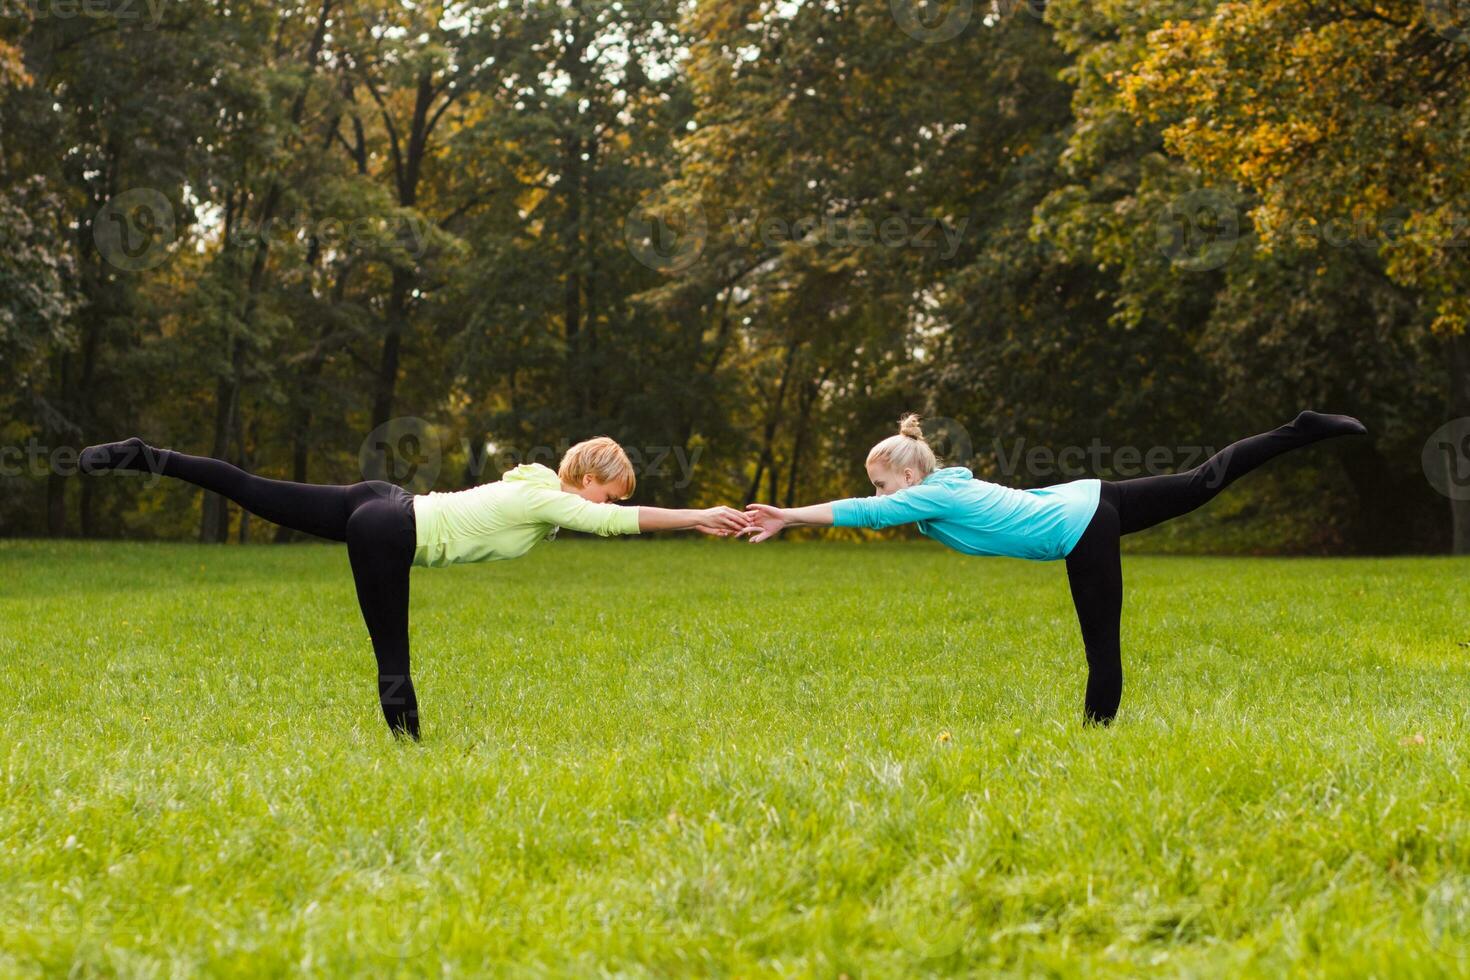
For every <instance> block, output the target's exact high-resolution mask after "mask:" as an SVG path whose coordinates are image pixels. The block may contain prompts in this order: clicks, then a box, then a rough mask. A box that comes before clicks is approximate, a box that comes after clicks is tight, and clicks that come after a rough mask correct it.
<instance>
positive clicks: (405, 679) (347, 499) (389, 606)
mask: <svg viewBox="0 0 1470 980" xmlns="http://www.w3.org/2000/svg"><path fill="white" fill-rule="evenodd" d="M81 468H82V470H83V471H84V472H93V471H95V470H100V469H136V470H145V469H146V470H150V471H152V472H157V473H162V474H163V475H164V476H171V477H174V478H175V479H179V480H185V481H187V482H189V483H192V484H194V485H195V486H199V487H203V488H204V489H205V490H210V491H213V492H214V493H217V494H220V495H221V496H224V497H228V498H229V499H230V500H233V501H234V502H235V503H237V504H239V505H240V506H241V507H243V508H245V509H246V510H248V511H250V513H252V514H255V515H256V516H258V517H263V518H265V519H266V520H268V521H271V522H273V523H275V524H280V525H282V526H284V527H289V528H291V529H292V530H296V531H303V532H305V533H307V534H314V535H316V536H317V537H319V538H326V539H328V540H330V541H345V542H346V543H347V558H348V561H349V562H351V564H352V580H353V582H354V583H355V584H356V585H357V602H358V605H359V606H360V607H361V609H362V618H363V620H364V621H365V622H366V623H367V628H368V635H369V636H370V637H371V638H372V641H373V654H374V655H375V656H376V657H377V659H378V700H379V701H380V702H381V703H382V706H383V717H384V718H385V719H387V721H388V727H389V728H390V729H391V730H392V731H393V732H394V733H395V734H397V733H406V734H408V735H411V736H413V737H414V738H418V737H419V705H418V698H417V697H416V696H415V694H414V689H413V680H412V678H411V677H410V676H409V670H408V668H409V664H408V570H409V567H410V566H411V565H412V564H413V553H414V548H415V546H416V533H415V527H414V517H413V496H412V495H411V494H410V493H409V492H408V491H407V490H404V489H403V488H402V487H397V486H394V485H393V484H391V483H386V482H384V481H382V480H370V481H368V482H366V483H354V484H351V485H349V486H318V485H314V484H308V483H290V482H288V481H285V480H268V479H266V478H265V477H260V476H254V475H252V474H250V473H246V472H245V471H244V470H242V469H240V468H239V467H236V466H232V465H230V464H229V463H226V462H225V461H223V460H219V459H210V458H208V457H205V456H186V455H184V454H183V453H177V452H173V451H171V450H167V449H154V448H152V447H151V446H147V445H145V444H143V443H141V442H138V441H136V440H131V439H130V440H127V441H126V442H122V443H111V444H109V445H106V446H98V447H92V448H89V449H88V450H86V451H85V452H84V453H83V454H82V458H81Z"/></svg>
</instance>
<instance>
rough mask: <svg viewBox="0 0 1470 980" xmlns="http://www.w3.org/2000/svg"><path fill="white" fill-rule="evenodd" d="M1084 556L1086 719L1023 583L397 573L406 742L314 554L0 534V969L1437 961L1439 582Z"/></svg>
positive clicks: (583, 567) (549, 564)
mask: <svg viewBox="0 0 1470 980" xmlns="http://www.w3.org/2000/svg"><path fill="white" fill-rule="evenodd" d="M1124 575H1125V578H1126V579H1127V582H1128V588H1129V597H1128V603H1127V605H1126V607H1125V610H1124V622H1123V625H1124V636H1123V646H1124V656H1125V672H1126V686H1125V690H1124V697H1123V708H1122V712H1121V714H1120V716H1119V719H1118V722H1117V723H1116V724H1115V725H1114V726H1113V727H1112V728H1111V729H1107V730H1098V729H1084V728H1082V727H1081V725H1080V724H1079V720H1080V703H1081V691H1082V683H1083V677H1084V674H1083V668H1084V661H1083V656H1082V651H1081V648H1080V643H1079V640H1078V636H1077V627H1076V624H1075V621H1074V620H1073V618H1072V611H1071V605H1070V600H1069V598H1068V593H1067V585H1066V576H1065V573H1064V570H1063V568H1062V566H1061V565H1060V563H1053V564H1033V563H1025V562H1019V561H1009V560H1000V559H995V560H979V559H966V558H962V557H960V556H957V555H954V554H951V553H948V552H945V551H943V550H941V549H939V548H938V547H936V546H932V545H928V544H922V543H914V544H910V543H893V544H879V545H867V546H864V545H849V544H836V543H827V544H810V543H798V544H790V543H788V544H779V543H778V544H773V545H761V546H755V547H753V546H749V545H745V544H737V543H734V542H714V541H711V542H696V541H675V542H670V541H664V542H656V543H655V542H644V541H627V542H607V543H603V542H571V541H566V542H560V543H557V544H555V545H552V546H547V547H543V548H541V549H538V551H537V552H536V553H533V554H532V555H531V556H529V557H528V558H525V559H522V560H520V561H516V562H508V563H503V564H496V565H483V566H466V567H456V568H451V569H435V570H421V569H416V570H415V571H414V609H413V640H414V644H415V647H414V650H415V658H416V659H415V677H416V682H417V684H418V687H419V691H420V701H421V705H422V708H423V713H424V726H425V736H426V737H425V740H424V742H423V743H422V744H421V745H409V744H395V743H394V742H393V741H392V740H390V739H389V737H388V736H387V733H386V728H385V726H384V725H383V722H382V719H381V715H380V714H379V711H378V707H377V704H376V700H375V698H374V689H373V681H372V666H371V655H370V653H369V649H368V646H367V637H366V633H365V630H364V629H363V627H362V625H361V622H360V620H359V619H358V617H357V612H356V608H355V605H354V599H353V594H352V589H351V582H350V578H349V576H348V574H347V569H346V557H345V554H344V553H343V552H342V551H341V550H339V549H336V548H332V547H327V546H302V547H294V548H272V547H249V548H206V547H199V546H191V545H165V544H151V545H138V544H133V545H129V544H90V543H76V542H72V543H59V544H58V543H49V542H34V541H8V542H0V622H3V623H4V626H3V627H0V662H3V663H4V665H5V668H6V676H7V678H8V683H7V685H6V691H7V693H8V695H9V697H8V698H7V702H8V703H7V704H6V719H5V725H4V734H3V735H0V785H3V790H4V802H3V806H0V974H3V975H15V974H20V975H25V974H65V973H73V974H80V975H88V974H98V973H101V974H125V975H137V976H167V975H190V974H195V973H199V972H203V973H206V974H210V975H234V974H280V973H284V972H288V971H289V972H297V971H302V972H307V973H311V974H369V975H384V974H397V973H401V974H439V973H447V972H454V973H458V974H465V973H469V974H476V973H484V972H496V973H513V974H517V975H566V974H573V975H582V976H587V975H602V974H624V975H633V976H640V975H658V976H669V975H701V976H703V975H714V976H725V975H742V976H757V975H790V976H818V977H835V976H838V975H839V974H843V973H846V974H848V975H849V976H852V977H857V976H910V975H915V974H952V973H961V974H977V973H985V974H989V973H992V972H1004V973H1012V974H1018V975H1020V974H1024V975H1038V974H1040V975H1046V974H1066V975H1071V974H1088V975H1101V976H1108V975H1127V974H1136V973H1137V972H1139V971H1140V970H1142V969H1148V970H1150V972H1157V973H1163V974H1171V975H1188V976H1202V975H1203V976H1209V975H1221V976H1223V975H1230V976H1236V975H1241V974H1247V975H1279V974H1281V973H1283V972H1285V971H1291V972H1296V973H1307V974H1324V975H1368V974H1376V975H1378V976H1404V975H1423V976H1435V975H1451V976H1454V975H1458V976H1470V819H1467V817H1470V788H1467V782H1466V772H1467V771H1470V766H1467V762H1470V758H1467V755H1470V752H1467V750H1470V730H1467V704H1470V676H1467V669H1466V668H1467V663H1470V621H1467V616H1466V612H1467V606H1470V604H1467V598H1466V586H1467V584H1470V565H1467V563H1466V562H1465V560H1463V559H1459V560H1456V559H1450V558H1442V559H1393V560H1319V559H1230V558H1214V559H1209V558H1173V557H1146V556H1129V557H1127V558H1125V564H1124ZM944 733H947V737H946V735H945V734H944ZM1416 735H1420V736H1422V743H1421V742H1420V740H1419V739H1416V738H1415V737H1414V736H1416ZM1406 742H1407V744H1406Z"/></svg>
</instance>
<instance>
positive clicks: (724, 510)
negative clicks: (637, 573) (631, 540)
mask: <svg viewBox="0 0 1470 980" xmlns="http://www.w3.org/2000/svg"><path fill="white" fill-rule="evenodd" d="M749 523H750V521H749V519H748V518H747V517H746V516H745V515H744V514H742V513H741V512H740V511H738V510H736V509H735V508H734V507H708V508H705V509H704V510H668V509H666V508H663V507H639V508H638V530H640V531H700V532H702V533H704V534H713V535H716V536H717V537H728V536H729V535H732V534H735V533H736V532H738V531H741V530H743V529H744V528H745V527H746V526H747V525H748V524H749Z"/></svg>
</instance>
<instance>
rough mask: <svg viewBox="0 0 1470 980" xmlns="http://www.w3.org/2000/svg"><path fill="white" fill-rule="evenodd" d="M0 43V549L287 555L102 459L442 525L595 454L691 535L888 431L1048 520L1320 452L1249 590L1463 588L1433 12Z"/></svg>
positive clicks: (674, 15) (1443, 92)
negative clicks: (1339, 565) (715, 504)
mask: <svg viewBox="0 0 1470 980" xmlns="http://www.w3.org/2000/svg"><path fill="white" fill-rule="evenodd" d="M0 13H3V17H0V243H3V249H0V252H3V254H0V445H3V446H4V447H5V455H4V458H3V459H0V481H3V487H4V493H3V498H0V529H3V533H7V534H43V535H44V534H49V535H75V534H80V535H95V536H121V535H136V536H165V537H197V538H199V539H201V540H205V541H225V540H231V539H238V540H249V539H269V538H272V537H280V538H283V537H284V536H283V535H281V534H279V533H278V532H277V531H275V529H273V528H267V527H261V526H259V525H256V526H252V525H251V523H250V521H249V520H248V516H247V515H242V514H241V513H240V512H239V511H238V509H237V508H233V507H231V506H230V505H228V503H227V502H226V501H223V500H221V499H218V498H212V497H211V498H207V499H205V500H203V501H202V502H201V501H198V500H196V498H195V496H194V495H192V494H190V493H189V492H188V491H187V490H186V489H185V488H182V487H159V488H156V489H155V488H153V487H145V486H144V483H145V481H141V480H129V479H113V478H100V477H82V478H77V477H74V476H73V475H72V471H73V470H74V469H75V453H74V450H75V448H76V447H79V446H83V445H86V444H88V443H91V442H97V441H104V440H108V439H112V438H117V437H120V436H122V435H128V434H135V433H136V434H140V435H143V436H144V437H145V438H147V439H149V440H150V441H152V442H154V443H155V444H159V445H166V446H171V447H174V448H178V449H182V450H185V451H191V452H198V453H207V454H210V455H214V456H218V457H222V458H227V459H230V460H232V461H234V462H237V463H239V464H240V465H242V466H245V467H246V468H248V469H251V470H253V471H256V472H260V473H264V474H267V475H271V476H277V477H281V478H287V479H294V480H307V481H312V482H350V481H353V480H357V479H362V478H364V477H370V478H390V479H399V480H404V479H408V480H412V481H413V482H414V484H415V486H416V488H417V489H440V490H444V489H453V488H458V487H462V486H468V485H472V484H474V483H477V482H480V481H482V480H485V479H493V478H494V477H495V476H496V475H498V472H500V471H501V470H502V469H503V468H504V467H506V466H508V465H513V464H514V463H515V462H518V461H523V460H528V459H535V458H539V459H540V460H541V461H543V462H547V461H550V460H551V459H553V458H554V455H555V450H556V449H557V448H558V447H560V446H564V445H566V444H568V443H570V442H572V441H576V440H577V439H580V438H584V437H586V436H590V435H594V434H607V435H611V436H613V437H614V438H617V439H619V441H621V442H623V443H624V444H625V445H627V446H629V447H630V449H631V450H632V451H633V452H634V453H635V454H636V457H637V461H638V463H639V465H640V469H641V470H642V476H641V480H640V487H639V491H638V495H637V497H636V498H635V499H636V500H637V501H641V502H648V503H659V504H664V505H672V506H680V505H686V504H694V503H698V502H706V501H715V500H721V501H728V502H734V503H739V502H741V501H745V500H751V499H762V500H770V501H774V502H777V503H789V502H801V501H804V500H810V499H813V498H817V497H827V496H841V495H849V494H855V493H863V492H864V490H863V474H862V457H863V455H864V453H865V451H866V449H867V447H868V446H869V445H870V444H871V443H873V442H875V441H876V440H877V439H878V438H880V437H882V436H886V435H888V434H889V433H890V431H891V430H892V427H893V422H894V420H895V419H896V418H897V416H898V414H899V413H900V412H901V411H905V410H910V409H912V410H918V411H921V412H924V413H926V414H929V415H931V416H936V417H937V420H936V422H935V430H934V431H935V432H936V435H937V436H938V437H939V438H940V442H941V444H942V445H941V448H943V449H945V450H947V451H948V454H949V458H950V460H951V461H953V462H958V463H962V464H965V465H970V466H971V467H972V468H973V469H974V470H975V471H976V473H977V475H980V476H983V477H987V478H991V479H997V480H1000V481H1002V482H1007V483H1010V484H1012V485H1016V486H1040V485H1045V484H1047V483H1052V482H1059V481H1060V480H1062V479H1070V478H1075V477H1076V476H1082V475H1096V476H1104V477H1126V476H1129V475H1141V474H1142V473H1144V472H1152V471H1164V470H1169V469H1174V468H1177V467H1179V466H1181V465H1188V459H1189V458H1190V457H1191V456H1192V455H1197V454H1198V452H1199V451H1202V450H1203V449H1206V448H1209V447H1212V446H1213V447H1215V448H1218V447H1219V446H1220V445H1223V444H1224V443H1225V442H1227V441H1229V440H1230V439H1231V438H1234V437H1238V436H1240V435H1244V434H1247V433H1249V432H1254V431H1258V430H1260V429H1261V428H1265V427H1269V426H1273V425H1276V424H1279V423H1280V422H1283V421H1286V420H1288V419H1290V418H1291V417H1292V416H1293V415H1294V414H1295V412H1296V411H1297V410H1298V409H1300V408H1304V407H1317V408H1324V409H1326V410H1330V411H1341V412H1348V413H1351V414H1355V415H1358V416H1359V417H1362V418H1363V419H1364V420H1365V421H1367V422H1368V423H1369V426H1370V429H1371V430H1372V437H1371V438H1366V439H1362V440H1355V441H1354V442H1353V444H1352V445H1344V446H1342V447H1334V448H1333V449H1332V450H1331V451H1324V452H1323V453H1320V454H1316V455H1314V456H1313V457H1312V459H1311V460H1310V461H1305V462H1299V463H1293V464H1291V465H1289V466H1286V465H1284V466H1282V467H1280V468H1278V469H1277V470H1274V471H1273V472H1272V473H1271V474H1269V475H1264V476H1263V479H1262V480H1261V481H1259V483H1258V484H1257V485H1255V486H1253V487H1250V488H1245V489H1243V496H1242V497H1241V501H1242V503H1241V504H1240V505H1239V509H1240V513H1238V514H1236V515H1234V517H1235V519H1238V520H1240V521H1244V522H1246V523H1249V522H1250V521H1251V520H1252V519H1253V518H1252V515H1253V514H1257V513H1259V516H1260V521H1262V522H1265V521H1267V520H1268V519H1267V516H1266V515H1269V514H1271V513H1277V514H1290V515H1291V516H1290V519H1286V518H1277V519H1276V520H1277V523H1275V524H1269V523H1263V524H1261V526H1262V527H1269V528H1270V529H1271V533H1270V534H1266V535H1264V536H1263V537H1262V538H1261V539H1260V541H1259V542H1256V543H1253V544H1251V545H1250V547H1251V548H1252V549H1258V548H1261V547H1279V548H1281V549H1283V550H1301V551H1314V552H1338V551H1340V552H1384V551H1395V550H1430V551H1442V550H1455V551H1457V552H1462V553H1463V552H1466V551H1470V504H1467V501H1466V500H1465V499H1459V498H1466V497H1470V493H1466V492H1465V487H1464V486H1463V484H1464V483H1465V482H1466V481H1465V479H1464V475H1465V474H1466V473H1467V472H1470V428H1466V426H1470V423H1463V424H1462V423H1457V422H1456V421H1455V420H1461V419H1466V418H1467V417H1470V339H1467V337H1466V333H1465V330H1466V325H1467V321H1470V299H1467V297H1470V289H1467V286H1470V261H1467V240H1470V227H1467V216H1470V152H1467V151H1470V145H1467V143H1470V100H1467V98H1466V96H1467V86H1470V71H1467V68H1470V16H1467V12H1466V11H1465V9H1464V8H1463V5H1460V6H1458V7H1457V6H1456V5H1454V4H1451V3H1446V2H1442V0H1425V2H1422V3H1420V2H1410V0H1380V2H1376V3H1373V4H1362V3H1357V2H1355V0H1332V2H1328V3H1324V2H1322V0H1276V2H1273V3H1271V4H1243V3H1234V2H1213V0H1150V2H1149V3H1146V4H1144V3H1137V2H1132V0H1109V2H1102V3H1099V2H1096V0H1092V2H1083V0H1050V2H1047V3H1041V2H1039V0H1026V2H1023V0H997V2H980V0H975V2H973V3H972V2H968V0H953V2H949V3H925V2H920V0H827V2H822V3H810V2H805V3H796V2H793V3H789V4H772V3H769V2H756V0H722V2H718V3H716V2H675V0H669V2H659V0H577V2H559V3H551V2H529V0H519V2H517V0H500V2H491V3H481V2H424V3H415V4H405V3H402V2H399V0H351V2H348V0H299V2H292V0H286V2H274V3H267V2H263V0H151V2H147V3H145V2H143V0H74V2H73V0H24V2H22V0H0ZM68 460H70V463H68ZM405 467H407V469H405ZM1457 478H1459V479H1458V482H1457Z"/></svg>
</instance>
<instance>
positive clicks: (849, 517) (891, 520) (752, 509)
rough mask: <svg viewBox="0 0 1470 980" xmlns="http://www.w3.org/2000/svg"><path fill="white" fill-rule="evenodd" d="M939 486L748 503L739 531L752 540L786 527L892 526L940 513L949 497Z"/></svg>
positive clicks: (756, 540)
mask: <svg viewBox="0 0 1470 980" xmlns="http://www.w3.org/2000/svg"><path fill="white" fill-rule="evenodd" d="M950 496H951V494H950V491H949V490H947V489H946V488H944V487H942V486H935V485H930V484H920V485H918V486H912V487H907V488H905V489H903V490H899V491H897V492H896V493H890V494H887V495H886V496H877V497H849V498H847V499H846V500H834V501H832V502H830V503H825V504H812V505H811V506H809V507H772V506H770V505H769V504H751V505H750V506H749V507H747V508H746V511H745V516H746V517H748V518H750V521H751V523H750V526H749V527H747V528H746V529H745V530H743V531H741V532H740V534H741V535H742V536H749V537H750V540H751V542H752V543H754V542H759V541H765V540H766V539H767V538H773V537H775V536H776V535H778V534H780V533H781V532H782V531H783V530H785V529H786V528H788V527H871V528H883V527H894V526H895V525H898V524H912V523H914V522H915V521H923V520H928V519H931V518H935V517H939V516H940V515H942V514H943V513H944V512H945V510H946V508H947V506H948V504H949V501H950Z"/></svg>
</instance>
